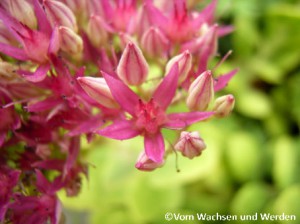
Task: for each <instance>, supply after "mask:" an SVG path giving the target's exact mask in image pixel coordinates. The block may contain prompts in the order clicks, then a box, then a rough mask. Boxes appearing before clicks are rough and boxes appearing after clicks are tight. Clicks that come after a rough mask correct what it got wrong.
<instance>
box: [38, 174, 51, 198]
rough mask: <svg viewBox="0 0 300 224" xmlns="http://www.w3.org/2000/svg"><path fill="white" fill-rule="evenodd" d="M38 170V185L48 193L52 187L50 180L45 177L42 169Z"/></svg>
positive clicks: (40, 189)
mask: <svg viewBox="0 0 300 224" xmlns="http://www.w3.org/2000/svg"><path fill="white" fill-rule="evenodd" d="M35 172H36V186H37V188H38V189H39V191H41V192H42V193H45V194H47V193H48V192H49V190H50V188H51V185H50V183H49V181H48V180H47V179H46V178H45V177H44V175H43V174H42V172H41V171H40V170H35Z"/></svg>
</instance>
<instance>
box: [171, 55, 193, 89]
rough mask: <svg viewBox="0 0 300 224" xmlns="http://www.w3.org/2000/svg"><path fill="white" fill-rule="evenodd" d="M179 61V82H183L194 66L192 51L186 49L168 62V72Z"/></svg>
mask: <svg viewBox="0 0 300 224" xmlns="http://www.w3.org/2000/svg"><path fill="white" fill-rule="evenodd" d="M175 63H178V68H179V81H178V82H179V83H182V82H183V81H184V80H185V79H186V78H187V76H188V74H189V71H190V70H191V68H192V55H191V53H190V52H189V51H188V50H186V51H185V52H183V53H181V54H180V55H177V56H175V57H173V58H171V60H170V61H169V62H168V64H167V66H166V71H167V72H166V73H168V72H169V71H170V69H171V68H172V66H173V65H174V64H175Z"/></svg>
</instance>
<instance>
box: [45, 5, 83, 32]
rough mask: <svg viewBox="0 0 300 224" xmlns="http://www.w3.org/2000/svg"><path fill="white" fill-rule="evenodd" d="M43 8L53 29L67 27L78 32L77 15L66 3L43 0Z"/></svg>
mask: <svg viewBox="0 0 300 224" xmlns="http://www.w3.org/2000/svg"><path fill="white" fill-rule="evenodd" d="M43 7H44V10H45V12H46V14H47V17H48V18H49V21H50V23H51V25H52V27H55V26H57V25H59V26H65V27H68V28H70V29H71V30H73V31H74V32H77V30H78V27H77V22H76V18H75V15H74V13H73V12H72V10H71V9H70V8H69V7H68V6H66V5H65V4H64V3H62V2H59V1H55V0H43Z"/></svg>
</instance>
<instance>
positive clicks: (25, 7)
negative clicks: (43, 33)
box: [1, 0, 37, 29]
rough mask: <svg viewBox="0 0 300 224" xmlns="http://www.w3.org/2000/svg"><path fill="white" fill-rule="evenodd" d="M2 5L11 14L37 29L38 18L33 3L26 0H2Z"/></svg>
mask: <svg viewBox="0 0 300 224" xmlns="http://www.w3.org/2000/svg"><path fill="white" fill-rule="evenodd" d="M1 3H2V5H3V6H4V7H5V9H6V10H7V11H9V12H10V14H11V15H12V16H13V17H15V18H16V19H17V20H19V21H20V22H21V23H23V24H25V25H26V26H28V27H30V28H32V29H36V26H37V20H36V17H35V14H34V10H33V7H32V5H31V4H29V3H28V2H27V1H25V0H2V1H1Z"/></svg>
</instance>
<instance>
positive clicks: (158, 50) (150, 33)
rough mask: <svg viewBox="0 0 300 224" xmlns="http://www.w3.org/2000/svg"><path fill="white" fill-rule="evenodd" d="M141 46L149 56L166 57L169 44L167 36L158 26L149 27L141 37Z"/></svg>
mask: <svg viewBox="0 0 300 224" xmlns="http://www.w3.org/2000/svg"><path fill="white" fill-rule="evenodd" d="M141 46H142V48H143V50H144V51H145V53H146V54H147V55H149V56H150V57H163V58H164V57H166V56H167V55H168V52H169V48H170V44H169V40H168V39H167V37H166V36H165V35H164V33H163V32H161V31H160V30H159V29H158V28H155V27H150V28H149V29H148V30H147V31H146V32H145V33H144V34H143V36H142V38H141Z"/></svg>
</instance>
